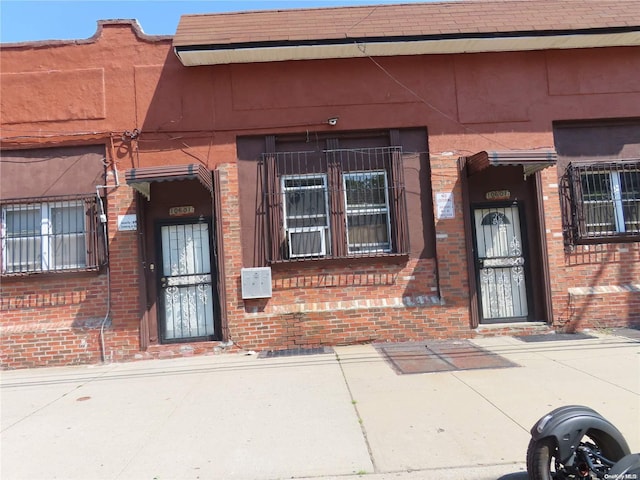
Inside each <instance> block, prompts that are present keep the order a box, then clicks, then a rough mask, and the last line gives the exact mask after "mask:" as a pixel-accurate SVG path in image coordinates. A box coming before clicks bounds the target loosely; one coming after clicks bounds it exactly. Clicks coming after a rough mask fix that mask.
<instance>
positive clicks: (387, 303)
mask: <svg viewBox="0 0 640 480" xmlns="http://www.w3.org/2000/svg"><path fill="white" fill-rule="evenodd" d="M430 305H441V301H440V298H439V297H437V296H433V295H432V296H427V295H417V296H407V297H391V298H375V299H374V298H369V299H362V300H351V301H339V302H318V303H297V304H296V303H294V304H291V305H278V306H274V307H273V311H272V313H270V314H267V315H265V312H258V311H256V312H248V313H250V314H255V315H257V316H260V317H264V316H279V315H285V314H288V313H307V312H332V311H344V310H366V309H370V308H405V307H421V306H430Z"/></svg>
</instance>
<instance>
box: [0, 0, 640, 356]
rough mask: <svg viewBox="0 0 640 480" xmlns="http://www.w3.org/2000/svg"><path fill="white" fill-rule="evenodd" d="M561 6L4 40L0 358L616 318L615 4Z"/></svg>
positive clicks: (276, 343) (632, 213)
mask: <svg viewBox="0 0 640 480" xmlns="http://www.w3.org/2000/svg"><path fill="white" fill-rule="evenodd" d="M568 2H569V3H570V4H571V8H572V9H573V10H572V11H574V13H575V14H574V15H573V17H572V18H571V19H563V18H564V15H559V16H558V17H557V18H556V20H554V22H553V23H549V22H550V21H549V20H547V18H548V17H549V15H546V14H545V12H547V13H548V11H549V9H554V8H555V9H558V11H559V12H560V11H564V10H566V9H567V8H569V7H567V1H563V2H555V1H551V2H544V5H543V2H525V3H523V2H517V3H518V8H517V9H515V8H514V5H513V4H512V3H510V2H477V1H462V2H452V3H446V2H445V3H430V4H414V5H402V6H377V7H351V8H337V9H308V10H291V11H278V12H275V11H274V12H250V13H243V14H219V15H195V16H184V17H183V18H182V20H181V22H180V25H179V26H178V31H177V33H176V35H175V36H173V37H153V36H148V35H145V34H143V33H142V32H141V31H140V29H139V28H138V26H137V24H136V23H135V22H133V21H102V22H99V25H98V31H97V33H96V35H95V36H94V37H92V38H91V39H88V40H81V41H52V42H33V43H24V44H8V45H3V48H2V51H1V52H0V55H1V57H2V65H3V71H2V82H1V84H0V87H1V89H2V91H1V93H2V104H1V114H2V138H1V147H2V164H1V167H0V168H1V172H2V180H1V182H2V183H1V185H0V203H1V206H2V277H1V282H2V292H1V294H0V295H1V297H0V302H1V303H0V315H1V319H0V333H1V335H0V337H1V340H0V341H1V349H2V367H3V368H23V367H34V366H45V365H64V364H78V363H94V362H99V361H123V360H132V359H140V358H156V357H166V356H174V355H193V354H204V353H213V352H218V351H222V350H233V349H237V348H244V349H252V350H280V349H288V348H305V347H317V346H323V345H336V344H345V343H357V342H381V341H404V340H416V339H424V338H461V337H472V336H475V335H496V334H504V333H514V332H518V333H526V332H533V331H536V332H538V331H545V332H546V331H550V330H552V329H558V330H576V329H578V330H579V329H584V328H600V327H613V326H625V325H639V324H640V284H639V283H638V278H640V116H639V111H638V108H637V105H640V83H638V78H640V55H639V52H640V40H639V39H638V38H639V37H638V35H640V33H639V30H640V17H639V16H638V12H640V8H636V7H638V2H637V1H635V0H630V1H616V2H608V1H605V2H599V5H598V6H597V7H594V6H593V5H591V6H590V7H589V8H587V7H586V6H584V5H582V4H581V2H574V0H568ZM605 11H606V12H607V15H604V14H603V12H605ZM469 18H472V19H473V21H472V22H469V21H467V22H466V23H465V22H462V19H469ZM327 19H330V20H331V21H327ZM409 20H411V21H409Z"/></svg>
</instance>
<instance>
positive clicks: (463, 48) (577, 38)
mask: <svg viewBox="0 0 640 480" xmlns="http://www.w3.org/2000/svg"><path fill="white" fill-rule="evenodd" d="M620 46H635V47H637V46H640V31H637V32H624V33H603V34H578V35H553V36H551V35H549V36H539V37H497V38H459V39H445V40H416V41H406V42H399V41H393V42H370V43H367V42H355V41H354V43H346V44H337V45H297V46H276V47H268V46H266V47H246V48H237V49H233V48H229V49H211V50H208V49H202V48H198V49H193V50H189V49H188V47H180V49H178V48H175V53H176V55H177V56H178V58H179V59H180V61H181V62H182V64H183V65H185V66H187V67H191V66H198V65H222V64H229V63H256V62H283V61H287V60H319V59H328V58H361V57H367V56H371V57H388V56H402V55H431V54H451V53H479V52H512V51H526V50H549V49H571V48H600V47H620Z"/></svg>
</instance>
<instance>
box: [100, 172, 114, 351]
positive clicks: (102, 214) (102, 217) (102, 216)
mask: <svg viewBox="0 0 640 480" xmlns="http://www.w3.org/2000/svg"><path fill="white" fill-rule="evenodd" d="M113 175H114V178H115V187H116V188H117V187H119V186H120V181H119V179H118V169H117V167H116V165H115V162H114V163H113ZM101 188H102V189H104V190H105V195H106V189H107V188H109V186H108V185H97V186H96V196H97V197H98V205H99V206H100V215H99V219H100V224H101V225H102V236H103V241H104V248H105V256H106V264H107V310H106V312H105V315H104V318H103V319H102V322H101V323H100V360H101V362H102V363H105V362H106V359H107V350H106V346H105V341H104V328H105V325H106V324H107V321H108V320H109V317H110V316H111V261H110V258H109V238H108V235H107V214H106V212H105V210H104V202H103V201H102V197H101V196H100V192H99V189H101Z"/></svg>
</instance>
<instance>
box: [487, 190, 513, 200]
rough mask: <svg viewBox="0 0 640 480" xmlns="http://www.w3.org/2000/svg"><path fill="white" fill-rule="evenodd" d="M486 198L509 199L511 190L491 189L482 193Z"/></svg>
mask: <svg viewBox="0 0 640 480" xmlns="http://www.w3.org/2000/svg"><path fill="white" fill-rule="evenodd" d="M484 198H486V199H487V200H509V199H510V198H511V192H510V191H509V190H493V191H491V192H487V193H485V194H484Z"/></svg>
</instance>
